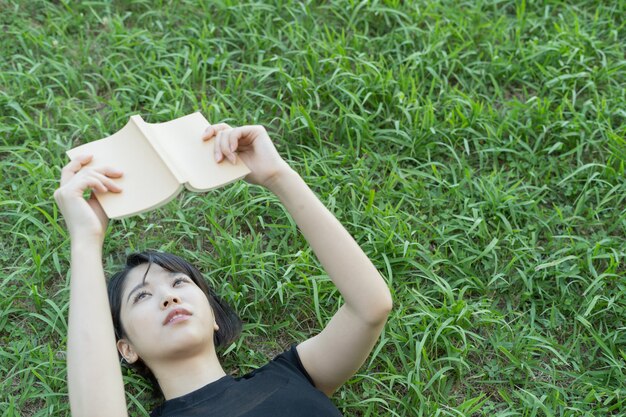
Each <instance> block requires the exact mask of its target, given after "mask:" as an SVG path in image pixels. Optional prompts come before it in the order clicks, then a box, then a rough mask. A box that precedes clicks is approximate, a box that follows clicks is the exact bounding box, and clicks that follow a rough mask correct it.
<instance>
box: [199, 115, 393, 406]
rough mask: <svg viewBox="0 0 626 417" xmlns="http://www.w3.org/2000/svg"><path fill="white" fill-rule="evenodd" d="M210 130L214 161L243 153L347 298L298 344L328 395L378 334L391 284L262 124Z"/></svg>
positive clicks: (387, 308) (254, 178) (358, 364)
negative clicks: (279, 150)
mask: <svg viewBox="0 0 626 417" xmlns="http://www.w3.org/2000/svg"><path fill="white" fill-rule="evenodd" d="M214 136H215V140H216V146H215V149H216V159H217V161H218V162H219V161H223V160H224V158H225V157H226V158H228V159H229V160H231V161H234V158H236V157H237V156H239V157H241V158H242V159H243V161H244V163H245V164H246V165H247V166H248V167H249V168H250V170H251V171H252V172H251V174H250V175H248V177H246V180H247V181H249V182H251V183H253V184H260V185H263V186H265V187H267V188H268V189H270V190H271V191H272V192H274V193H275V194H276V195H277V196H278V198H279V199H280V200H281V202H282V203H283V204H284V205H285V207H286V208H287V210H288V211H289V213H290V214H291V216H292V217H293V218H294V220H295V221H296V223H297V225H298V227H299V228H300V230H301V232H302V234H303V235H304V237H305V238H306V239H307V241H308V242H309V244H310V245H311V247H312V248H313V251H314V252H315V255H316V256H317V257H318V259H319V260H320V262H321V264H322V266H323V267H324V269H325V270H326V272H327V273H328V275H329V276H330V278H331V280H332V281H333V283H334V284H335V285H336V286H337V288H338V289H339V292H340V293H341V295H342V296H343V298H344V300H345V304H344V305H343V306H342V307H341V308H340V309H339V310H338V311H337V312H336V313H335V315H334V316H333V318H332V319H331V321H330V322H329V323H328V324H327V325H326V327H325V328H324V329H323V330H322V331H321V332H320V333H319V334H318V335H316V336H314V337H312V338H310V339H308V340H306V341H304V342H302V343H300V344H299V345H298V346H297V350H298V354H299V356H300V359H301V361H302V364H303V365H304V367H305V368H306V370H307V372H308V373H309V375H310V376H311V378H312V379H313V381H314V382H315V385H316V387H317V388H319V389H320V390H321V391H323V392H324V393H326V394H327V395H329V396H330V395H331V394H332V393H333V392H334V391H335V390H337V388H339V387H340V386H341V385H342V384H343V383H344V382H345V381H347V380H348V379H349V378H350V377H351V376H352V375H354V373H355V372H356V371H357V370H358V369H359V368H360V367H361V365H363V362H365V359H366V358H367V356H368V355H369V353H370V352H371V350H372V348H373V346H374V344H375V343H376V340H377V339H378V337H379V336H380V333H381V331H382V329H383V327H384V325H385V322H386V319H387V316H388V314H389V311H390V310H391V308H392V300H391V294H390V292H389V289H388V288H387V285H386V283H385V282H384V280H383V279H382V277H381V276H380V274H379V273H378V271H377V270H376V268H375V267H374V265H373V264H372V263H371V261H370V260H369V259H368V257H367V256H366V255H365V253H364V252H363V251H362V250H361V248H360V247H359V245H358V244H357V243H356V242H355V241H354V239H353V238H352V236H350V234H349V233H348V232H347V231H346V230H345V229H344V227H343V226H342V225H341V223H339V221H338V220H337V219H336V218H335V217H334V216H333V215H332V213H330V212H329V211H328V209H326V207H325V206H324V205H323V204H322V203H321V202H320V201H319V200H318V198H317V197H316V196H315V194H314V193H313V192H312V191H311V189H310V188H309V187H308V186H307V185H306V183H305V182H304V181H303V180H302V178H300V176H299V175H298V174H297V173H296V172H295V171H293V170H292V169H291V168H290V167H289V166H288V165H287V164H286V162H285V161H284V160H282V158H280V156H279V155H278V153H277V152H276V149H275V148H274V146H273V144H272V142H271V140H270V138H269V136H268V135H267V132H265V129H264V128H262V127H260V126H244V127H239V128H235V129H232V128H230V126H228V125H225V124H220V125H216V126H213V127H209V129H207V132H205V137H204V139H205V140H208V139H210V138H212V137H214ZM235 150H239V153H238V154H235V153H234V151H235ZM235 155H236V156H235Z"/></svg>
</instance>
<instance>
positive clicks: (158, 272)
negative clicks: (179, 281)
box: [124, 263, 176, 291]
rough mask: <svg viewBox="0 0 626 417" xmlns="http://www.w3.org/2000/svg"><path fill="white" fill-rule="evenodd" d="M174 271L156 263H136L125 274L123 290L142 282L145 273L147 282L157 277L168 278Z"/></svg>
mask: <svg viewBox="0 0 626 417" xmlns="http://www.w3.org/2000/svg"><path fill="white" fill-rule="evenodd" d="M148 266H149V268H148ZM146 271H148V274H147V275H146ZM175 273H176V272H171V271H169V270H167V269H165V268H163V267H162V266H161V265H158V264H155V263H153V264H147V263H145V264H141V265H137V266H136V267H134V268H133V269H131V270H130V272H129V273H128V275H127V276H126V280H125V281H126V282H124V290H125V291H126V290H128V289H129V288H133V287H134V286H135V285H137V284H139V283H141V282H143V280H144V275H145V280H146V283H147V282H153V281H155V280H159V279H164V278H169V277H170V276H172V274H175Z"/></svg>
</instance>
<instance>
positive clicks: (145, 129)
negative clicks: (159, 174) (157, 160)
mask: <svg viewBox="0 0 626 417" xmlns="http://www.w3.org/2000/svg"><path fill="white" fill-rule="evenodd" d="M130 120H131V121H132V122H133V123H134V124H135V126H137V128H138V129H139V131H140V132H141V133H142V134H143V136H144V137H145V138H146V140H147V141H148V143H150V145H152V148H153V149H154V150H155V151H156V153H157V154H158V155H159V156H160V157H161V159H162V160H163V162H164V163H165V165H166V166H167V167H168V168H169V170H170V171H171V172H172V174H174V177H176V179H177V180H178V182H179V183H180V184H184V183H185V182H187V179H186V178H185V175H184V174H183V173H182V172H181V170H180V169H178V168H177V167H176V164H175V163H174V161H173V160H172V158H170V157H169V155H168V154H167V152H166V151H165V149H163V147H162V146H161V145H160V144H159V140H158V138H157V137H156V136H155V135H153V133H152V131H151V129H150V126H149V125H148V123H146V122H145V121H144V120H143V119H142V118H141V116H138V115H136V116H131V117H130Z"/></svg>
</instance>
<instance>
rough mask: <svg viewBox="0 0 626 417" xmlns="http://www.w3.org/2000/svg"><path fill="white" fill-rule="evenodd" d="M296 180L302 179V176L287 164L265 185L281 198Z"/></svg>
mask: <svg viewBox="0 0 626 417" xmlns="http://www.w3.org/2000/svg"><path fill="white" fill-rule="evenodd" d="M295 178H300V175H299V174H298V173H297V172H296V171H294V170H293V169H292V168H291V167H290V166H289V165H287V164H285V166H284V167H282V168H281V169H279V170H278V171H276V173H275V174H274V175H272V176H271V177H270V178H269V179H268V180H267V181H266V183H265V188H267V189H268V190H270V191H271V192H273V193H274V194H276V195H277V196H280V194H282V193H283V192H284V191H285V190H286V189H287V188H288V187H289V183H290V182H291V181H293V179H295Z"/></svg>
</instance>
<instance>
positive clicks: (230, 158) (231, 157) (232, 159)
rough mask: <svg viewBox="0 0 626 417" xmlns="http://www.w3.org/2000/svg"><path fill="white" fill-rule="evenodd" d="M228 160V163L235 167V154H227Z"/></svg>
mask: <svg viewBox="0 0 626 417" xmlns="http://www.w3.org/2000/svg"><path fill="white" fill-rule="evenodd" d="M228 160H229V161H230V162H231V163H232V164H233V165H235V161H236V159H235V154H232V153H229V154H228Z"/></svg>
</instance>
